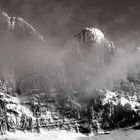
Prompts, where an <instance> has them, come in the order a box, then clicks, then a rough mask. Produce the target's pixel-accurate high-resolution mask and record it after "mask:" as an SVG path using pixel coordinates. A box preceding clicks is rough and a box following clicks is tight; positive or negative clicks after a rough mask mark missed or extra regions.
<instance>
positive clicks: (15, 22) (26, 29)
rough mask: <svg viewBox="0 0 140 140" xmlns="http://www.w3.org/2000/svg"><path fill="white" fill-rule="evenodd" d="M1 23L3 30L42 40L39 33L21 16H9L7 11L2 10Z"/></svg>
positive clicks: (18, 35) (19, 36)
mask: <svg viewBox="0 0 140 140" xmlns="http://www.w3.org/2000/svg"><path fill="white" fill-rule="evenodd" d="M0 18H1V24H2V25H4V26H5V27H4V30H8V31H10V32H12V34H13V35H14V36H16V37H18V38H28V37H35V38H36V39H38V40H40V41H44V37H43V35H41V34H40V33H39V32H38V31H37V30H36V29H35V28H34V27H33V26H32V25H31V24H29V23H28V22H27V21H25V20H24V19H22V18H21V17H10V16H8V14H7V13H5V12H2V13H1V15H0Z"/></svg>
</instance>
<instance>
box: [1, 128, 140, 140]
mask: <svg viewBox="0 0 140 140" xmlns="http://www.w3.org/2000/svg"><path fill="white" fill-rule="evenodd" d="M21 138H22V140H31V139H33V140H46V139H47V140H66V139H67V140H118V139H120V140H125V139H127V140H139V138H140V131H139V130H136V131H133V130H130V131H125V132H124V131H121V130H117V131H112V132H111V134H109V135H99V136H85V135H83V134H80V133H72V132H66V131H45V130H42V133H41V134H40V135H38V134H35V133H24V132H20V131H18V132H16V133H7V135H4V136H0V140H6V139H7V140H21Z"/></svg>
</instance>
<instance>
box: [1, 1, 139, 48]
mask: <svg viewBox="0 0 140 140" xmlns="http://www.w3.org/2000/svg"><path fill="white" fill-rule="evenodd" d="M0 6H1V9H2V10H4V11H6V12H8V13H9V15H10V16H21V17H23V18H24V19H26V20H27V21H28V22H30V23H31V24H32V25H34V26H35V27H36V28H37V29H38V30H39V31H40V32H41V33H43V34H44V35H45V37H48V36H49V37H50V36H51V37H59V38H63V39H64V38H67V37H69V36H72V35H73V34H74V33H76V32H78V31H79V30H80V29H81V28H83V27H97V28H99V29H101V30H102V31H103V32H104V33H105V35H106V37H109V39H111V40H113V41H116V44H118V45H126V42H127V41H131V42H130V43H132V44H133V43H134V42H135V44H136V45H140V43H139V37H140V17H139V15H140V1H139V0H0ZM126 46H127V45H126Z"/></svg>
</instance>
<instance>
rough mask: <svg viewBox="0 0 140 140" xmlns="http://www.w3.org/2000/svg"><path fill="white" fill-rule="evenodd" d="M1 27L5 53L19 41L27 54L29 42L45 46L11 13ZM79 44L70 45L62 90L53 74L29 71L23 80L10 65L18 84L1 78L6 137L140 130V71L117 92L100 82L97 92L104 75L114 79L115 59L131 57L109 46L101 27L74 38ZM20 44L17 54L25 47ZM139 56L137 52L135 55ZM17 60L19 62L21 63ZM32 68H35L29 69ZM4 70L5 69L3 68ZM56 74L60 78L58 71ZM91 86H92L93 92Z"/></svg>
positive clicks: (117, 86) (1, 119)
mask: <svg viewBox="0 0 140 140" xmlns="http://www.w3.org/2000/svg"><path fill="white" fill-rule="evenodd" d="M0 26H1V27H2V28H1V29H0V33H1V35H3V37H4V41H3V39H1V44H2V47H3V48H5V46H6V47H7V46H8V47H11V48H12V47H13V46H14V45H15V44H14V45H13V44H11V42H10V43H9V40H10V39H11V40H12V41H13V39H14V43H15V40H16V41H17V42H18V41H19V42H18V45H19V46H20V47H21V46H22V47H23V49H22V51H23V50H26V51H25V52H26V53H27V52H28V47H29V48H30V43H29V42H28V43H29V44H28V45H27V44H26V41H29V40H31V41H32V43H33V44H34V43H35V44H36V43H37V42H39V43H44V42H45V40H44V37H43V35H41V34H40V33H39V32H38V31H37V30H36V29H35V28H34V27H33V26H32V25H30V24H29V23H28V22H26V21H25V20H24V19H22V18H20V17H9V16H8V14H7V13H5V12H2V13H1V15H0ZM1 37H2V36H1ZM74 40H75V41H74V42H73V43H72V44H70V46H72V50H70V51H68V55H66V56H65V59H64V73H63V74H64V77H65V80H64V81H63V82H64V85H63V86H62V85H61V86H62V87H58V85H59V84H58V85H55V84H54V83H53V82H52V81H51V79H50V75H46V74H44V73H34V72H33V71H32V69H31V70H30V71H28V69H27V71H26V72H25V73H23V75H22V76H21V75H18V74H19V69H16V70H15V66H14V67H13V66H11V65H10V66H11V67H8V69H9V68H11V69H12V71H13V73H14V75H12V74H13V73H10V74H11V75H12V76H13V79H12V80H11V79H8V80H7V79H6V80H3V77H2V76H3V74H1V72H0V74H1V75H2V76H1V75H0V77H1V80H0V102H1V105H0V106H1V107H0V123H1V125H0V130H1V134H3V133H5V132H6V131H16V130H23V131H25V130H28V131H30V132H39V129H40V127H46V128H47V129H48V130H49V129H55V128H58V129H65V130H70V131H73V130H74V131H76V132H78V131H80V132H82V133H90V132H92V131H93V132H95V133H98V134H99V133H105V131H106V130H113V129H117V128H126V127H129V126H134V125H135V124H136V123H138V125H139V119H140V114H139V113H140V96H139V92H140V89H139V86H140V75H139V71H137V72H136V73H133V72H132V74H128V73H124V74H125V76H126V77H125V79H124V80H122V79H121V80H120V81H119V83H117V84H115V85H114V86H113V87H112V88H111V89H108V88H103V87H104V86H102V84H103V82H102V83H100V86H101V87H99V86H98V88H97V87H96V83H98V82H100V81H102V80H104V78H106V77H104V75H105V76H108V75H111V74H112V73H110V72H111V71H109V70H110V69H111V70H112V69H113V68H114V66H116V65H112V63H113V62H116V61H114V59H115V60H117V58H119V59H120V56H121V57H122V58H125V57H124V56H125V55H126V53H127V52H123V50H119V49H116V47H115V46H114V44H113V42H112V41H108V40H107V39H106V37H105V35H104V34H103V33H102V31H100V30H99V29H97V28H84V29H82V30H81V31H80V32H79V33H77V34H76V35H75V36H74ZM36 41H37V42H36ZM7 42H8V43H7ZM16 45H17V44H16ZM18 45H17V46H16V49H19V48H20V47H19V46H18ZM26 45H27V47H26ZM33 47H34V45H33ZM37 47H41V45H37ZM20 49H21V48H20ZM11 50H13V48H12V49H11ZM14 51H16V50H14ZM133 51H134V50H133ZM23 52H24V51H23ZM122 52H123V53H122ZM136 52H138V51H136ZM136 52H135V51H134V53H135V55H136ZM6 54H7V50H6ZM9 54H11V51H10V53H9ZM14 54H15V53H14ZM31 54H32V51H31ZM19 55H21V54H19ZM138 55H139V54H138ZM2 56H3V55H2V54H1V55H0V57H1V58H3V57H2ZM8 56H9V55H5V54H4V61H2V62H4V64H5V65H6V64H7V63H6V62H9V60H13V59H6V58H7V57H8ZM7 60H8V61H7ZM16 60H17V61H19V59H17V58H16ZM27 60H28V59H27ZM17 61H16V62H17ZM137 61H138V60H137ZM0 62H1V61H0ZM10 62H11V61H10ZM19 62H20V63H17V64H18V66H19V64H20V66H21V67H20V71H21V72H23V70H24V69H23V67H25V65H24V63H21V62H22V61H19ZM26 62H27V61H26ZM117 62H118V61H117ZM119 62H120V61H119ZM27 63H28V62H27ZM8 64H9V63H8ZM10 64H12V63H10ZM136 64H138V63H136ZM5 65H4V66H5ZM16 66H17V65H16ZM28 66H30V63H29V64H28V65H27V66H26V67H28ZM111 66H113V67H111ZM1 67H2V68H3V65H1ZM138 67H139V65H137V66H135V65H134V66H132V69H137V68H138ZM4 68H5V67H4ZM16 68H17V67H16ZM115 68H116V67H115ZM119 70H120V71H121V69H119ZM55 71H57V70H55ZM2 72H3V71H2ZM4 72H5V75H6V76H7V75H9V73H7V71H6V70H5V69H4ZM107 72H108V73H107ZM24 74H25V75H24ZM51 74H52V75H53V74H54V73H53V70H52V71H51ZM113 74H114V73H113ZM113 74H112V75H113ZM18 76H19V77H18ZM53 76H55V74H54V75H53ZM56 76H57V75H56ZM59 76H60V75H59ZM15 77H16V78H17V79H18V80H17V79H16V78H15ZM109 78H110V77H109ZM54 79H55V78H54ZM9 81H10V84H9ZM17 81H18V82H17ZM93 81H94V82H93ZM107 81H109V80H108V79H107ZM60 82H61V81H59V82H58V83H60ZM91 82H92V84H91ZM109 82H110V81H109ZM88 85H90V86H91V87H92V88H91V89H92V90H91V91H90V92H88V90H87V89H88ZM23 93H25V94H23ZM89 93H90V94H89ZM19 94H20V95H19Z"/></svg>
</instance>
